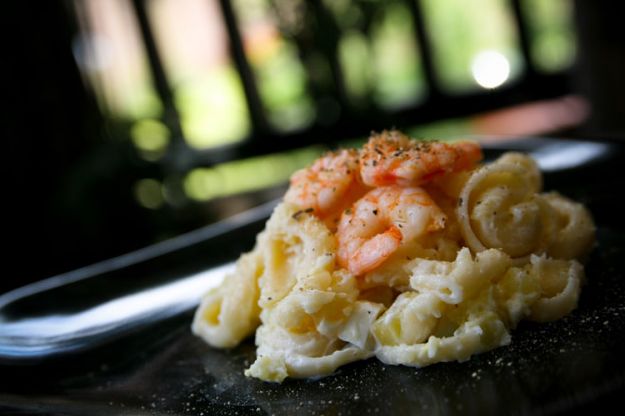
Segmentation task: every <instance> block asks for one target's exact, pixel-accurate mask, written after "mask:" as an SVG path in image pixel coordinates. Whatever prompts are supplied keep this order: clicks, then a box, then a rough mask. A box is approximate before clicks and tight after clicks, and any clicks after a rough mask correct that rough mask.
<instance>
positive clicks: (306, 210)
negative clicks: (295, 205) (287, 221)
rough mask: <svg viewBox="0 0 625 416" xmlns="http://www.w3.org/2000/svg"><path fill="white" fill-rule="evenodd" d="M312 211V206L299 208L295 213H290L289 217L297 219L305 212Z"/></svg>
mask: <svg viewBox="0 0 625 416" xmlns="http://www.w3.org/2000/svg"><path fill="white" fill-rule="evenodd" d="M313 211H314V208H306V209H300V210H299V211H297V212H296V213H295V214H293V215H291V218H293V219H294V220H299V217H300V216H301V215H302V214H304V213H306V214H310V213H311V212H313Z"/></svg>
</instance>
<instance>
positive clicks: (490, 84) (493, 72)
mask: <svg viewBox="0 0 625 416" xmlns="http://www.w3.org/2000/svg"><path fill="white" fill-rule="evenodd" d="M471 73H472V74H473V78H474V79H475V82H477V83H478V84H479V85H480V86H481V87H484V88H489V89H490V88H497V87H499V86H500V85H501V84H503V83H504V82H506V80H507V79H508V77H509V76H510V62H508V59H507V58H506V57H505V56H504V55H503V54H502V53H500V52H497V51H482V52H480V53H478V54H477V55H476V56H475V58H473V63H472V64H471Z"/></svg>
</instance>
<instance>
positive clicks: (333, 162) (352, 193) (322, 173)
mask: <svg viewBox="0 0 625 416" xmlns="http://www.w3.org/2000/svg"><path fill="white" fill-rule="evenodd" d="M365 192H366V188H365V186H364V185H363V184H362V182H361V180H360V169H359V165H358V151H357V150H355V149H350V150H340V151H337V152H330V153H327V154H326V155H325V156H323V157H322V158H320V159H317V160H316V161H315V163H313V164H312V166H310V167H308V168H306V169H301V170H299V171H297V172H295V173H294V174H293V176H291V186H290V188H289V190H288V191H287V193H286V195H285V196H284V199H285V201H287V202H289V203H291V204H294V205H297V206H298V207H300V208H301V209H302V210H311V211H312V212H313V214H315V215H316V216H317V217H319V218H322V219H328V218H329V217H334V216H336V220H337V221H338V216H339V215H340V213H341V212H342V210H343V209H344V208H346V207H348V206H349V205H351V204H352V203H353V202H354V201H355V200H356V199H358V198H359V197H360V196H362V195H363V194H364V193H365ZM335 226H336V224H335Z"/></svg>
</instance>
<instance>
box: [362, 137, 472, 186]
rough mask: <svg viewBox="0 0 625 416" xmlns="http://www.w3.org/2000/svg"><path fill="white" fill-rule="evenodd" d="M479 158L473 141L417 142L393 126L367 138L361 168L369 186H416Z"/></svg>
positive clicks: (458, 169) (469, 166)
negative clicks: (393, 128) (389, 129)
mask: <svg viewBox="0 0 625 416" xmlns="http://www.w3.org/2000/svg"><path fill="white" fill-rule="evenodd" d="M481 159H482V151H481V150H480V146H479V145H478V144H477V143H475V142H458V143H454V144H449V143H440V142H417V141H416V140H410V139H409V138H408V137H407V136H405V135H403V134H402V133H400V132H398V131H395V130H393V131H390V132H389V131H383V132H382V133H380V134H376V135H373V136H372V137H371V138H370V139H369V142H368V143H367V144H366V145H365V147H364V149H363V151H362V155H361V158H360V170H361V175H362V180H363V182H364V183H365V184H367V185H369V186H388V185H400V186H418V185H422V184H424V183H426V182H428V181H430V180H432V179H433V178H435V177H438V176H442V175H444V174H446V173H450V172H458V171H461V170H468V169H471V168H473V167H474V166H475V164H476V163H477V162H479V161H480V160H481Z"/></svg>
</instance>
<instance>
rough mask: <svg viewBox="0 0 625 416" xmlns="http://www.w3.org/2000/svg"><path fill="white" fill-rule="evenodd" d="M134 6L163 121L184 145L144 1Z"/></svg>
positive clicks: (138, 1) (135, 2)
mask: <svg viewBox="0 0 625 416" xmlns="http://www.w3.org/2000/svg"><path fill="white" fill-rule="evenodd" d="M132 4H133V6H134V10H135V14H136V16H137V21H138V23H139V30H140V31H141V37H142V39H143V44H144V46H145V51H146V53H147V56H148V62H149V64H150V70H151V72H152V77H153V79H154V86H155V87H156V92H157V94H158V95H159V97H160V99H161V101H162V103H163V108H164V115H163V121H164V122H165V124H166V125H167V127H168V128H169V129H170V130H171V132H172V136H173V139H174V140H175V141H177V142H178V144H182V143H184V140H183V135H182V128H181V126H180V118H179V116H178V111H177V110H176V106H175V105H174V100H173V96H172V93H171V89H170V86H169V83H168V81H167V76H166V74H165V69H164V68H163V63H162V61H161V57H160V55H159V52H158V48H157V47H156V42H155V40H154V34H153V32H152V27H151V25H150V21H149V19H148V15H147V12H146V9H145V3H144V0H132Z"/></svg>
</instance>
